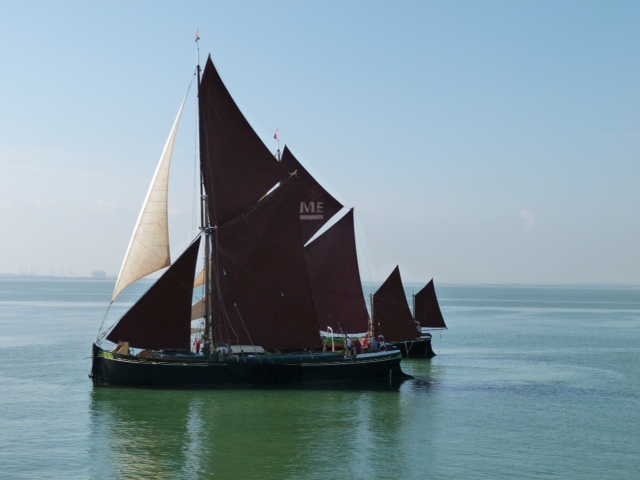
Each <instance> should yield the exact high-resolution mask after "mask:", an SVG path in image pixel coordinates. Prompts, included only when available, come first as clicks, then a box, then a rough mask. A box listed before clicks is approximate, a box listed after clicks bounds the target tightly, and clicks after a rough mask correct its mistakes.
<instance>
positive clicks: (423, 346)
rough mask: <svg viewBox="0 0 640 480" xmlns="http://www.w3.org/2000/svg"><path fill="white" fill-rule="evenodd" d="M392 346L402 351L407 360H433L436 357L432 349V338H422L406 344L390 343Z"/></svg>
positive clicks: (408, 341)
mask: <svg viewBox="0 0 640 480" xmlns="http://www.w3.org/2000/svg"><path fill="white" fill-rule="evenodd" d="M390 344H391V346H393V347H394V348H396V349H398V350H400V352H401V353H402V356H403V357H405V358H433V357H435V356H436V354H435V352H434V351H433V348H431V337H421V338H417V339H415V340H407V341H404V342H390Z"/></svg>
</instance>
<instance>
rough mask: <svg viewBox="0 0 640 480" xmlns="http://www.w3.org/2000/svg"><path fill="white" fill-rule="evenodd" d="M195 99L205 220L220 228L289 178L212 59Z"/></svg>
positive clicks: (209, 60)
mask: <svg viewBox="0 0 640 480" xmlns="http://www.w3.org/2000/svg"><path fill="white" fill-rule="evenodd" d="M199 98H200V100H199V101H200V157H201V169H202V175H203V179H204V184H205V189H206V193H207V195H208V197H207V204H208V208H209V217H210V219H211V222H212V223H213V224H214V225H221V224H223V223H225V222H227V221H228V220H230V219H232V218H234V217H235V216H237V215H239V214H240V213H242V212H244V211H245V210H246V209H247V208H249V207H250V206H251V205H254V204H255V203H256V202H257V201H258V200H259V199H260V198H262V196H263V195H265V194H266V193H267V192H268V191H269V190H270V189H271V188H272V187H273V186H275V185H276V184H277V183H278V182H280V181H282V180H284V179H286V178H287V176H288V175H287V173H286V171H285V169H284V168H283V167H282V165H280V163H279V162H278V161H277V160H276V158H275V157H274V156H273V155H272V154H271V152H269V150H268V149H267V147H266V145H265V144H264V143H263V142H262V140H261V139H260V138H259V137H258V135H257V134H256V133H255V131H254V130H253V128H252V127H251V125H249V123H248V122H247V120H246V119H245V117H244V115H243V114H242V112H241V111H240V110H239V109H238V106H237V105H236V103H235V102H234V100H233V98H231V95H230V94H229V92H228V90H227V88H226V87H225V85H224V83H222V80H221V78H220V76H219V75H218V72H217V71H216V68H215V67H214V65H213V62H212V61H211V57H209V58H208V59H207V63H206V65H205V67H204V73H203V74H202V81H201V82H200V90H199Z"/></svg>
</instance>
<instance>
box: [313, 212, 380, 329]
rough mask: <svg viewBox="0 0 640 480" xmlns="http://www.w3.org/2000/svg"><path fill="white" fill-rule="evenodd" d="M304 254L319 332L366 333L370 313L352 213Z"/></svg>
mask: <svg viewBox="0 0 640 480" xmlns="http://www.w3.org/2000/svg"><path fill="white" fill-rule="evenodd" d="M304 253H305V258H306V261H307V267H308V270H309V278H310V280H311V290H312V291H313V300H314V303H315V308H316V313H317V316H318V322H319V324H318V326H319V328H320V329H321V330H326V329H327V327H331V329H333V331H334V332H336V333H338V332H344V333H364V332H366V331H367V330H368V328H369V313H368V312H367V305H366V303H365V301H364V293H363V291H362V282H361V280H360V271H359V269H358V258H357V253H356V239H355V234H354V226H353V209H350V210H349V211H348V212H347V213H346V214H345V215H344V216H343V217H342V218H341V219H340V220H338V221H337V222H336V223H335V224H333V225H332V226H331V227H329V228H328V229H327V230H326V231H325V232H323V233H322V234H321V235H319V236H318V237H317V238H316V239H314V240H313V241H311V242H310V243H309V244H307V245H306V246H305V247H304Z"/></svg>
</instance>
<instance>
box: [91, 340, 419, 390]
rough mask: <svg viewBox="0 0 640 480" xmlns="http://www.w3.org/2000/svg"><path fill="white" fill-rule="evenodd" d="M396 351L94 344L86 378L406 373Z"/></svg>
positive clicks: (338, 378) (120, 383) (150, 382)
mask: <svg viewBox="0 0 640 480" xmlns="http://www.w3.org/2000/svg"><path fill="white" fill-rule="evenodd" d="M400 359H401V355H400V352H398V351H394V352H385V353H378V354H363V355H359V356H358V357H356V358H352V357H348V358H344V357H343V356H342V355H341V354H330V353H322V354H315V355H312V354H302V355H274V356H264V357H260V356H253V357H239V358H229V359H224V360H215V361H214V360H205V359H204V358H203V357H197V356H193V357H192V358H188V359H154V358H150V359H144V358H139V357H136V356H132V355H118V354H115V353H111V352H107V351H105V350H102V349H101V348H100V347H98V346H96V345H94V347H93V365H92V369H91V378H92V380H93V384H94V386H96V387H161V388H240V387H261V386H295V385H302V386H304V385H309V386H311V385H322V384H332V383H344V382H352V381H360V380H375V379H389V378H393V379H401V378H411V377H410V376H408V375H406V374H405V373H404V372H402V369H401V368H400Z"/></svg>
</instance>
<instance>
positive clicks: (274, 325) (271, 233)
mask: <svg viewBox="0 0 640 480" xmlns="http://www.w3.org/2000/svg"><path fill="white" fill-rule="evenodd" d="M296 181H297V179H296V178H295V177H292V178H290V179H289V180H287V181H286V182H283V184H281V185H280V186H279V187H278V188H277V189H276V190H275V191H274V192H272V193H271V194H270V195H269V196H268V197H266V198H264V199H263V200H261V201H260V202H259V203H258V205H256V207H255V208H253V209H251V210H250V211H248V212H246V213H245V214H243V215H241V216H239V217H237V218H235V219H234V220H233V221H230V222H227V223H226V224H224V225H222V226H220V227H219V228H218V229H217V230H216V234H215V235H216V238H215V244H216V247H217V248H216V251H217V255H216V262H215V265H214V268H215V275H214V276H215V278H214V282H216V283H217V284H218V290H217V291H216V296H217V299H215V300H214V305H218V306H219V307H222V308H223V311H220V312H218V313H217V315H216V316H217V318H216V319H215V322H216V324H217V326H216V327H214V328H216V329H218V331H219V332H220V334H219V335H221V336H222V337H223V338H222V339H223V340H224V341H226V342H229V343H231V344H242V345H260V346H262V347H264V348H266V349H269V350H271V349H277V350H295V349H304V348H320V347H321V340H320V335H319V332H318V322H317V320H316V314H315V309H314V306H313V299H312V296H311V288H310V285H309V278H308V274H307V268H306V263H305V259H304V250H303V244H302V241H301V237H300V218H299V215H298V211H297V208H296V205H297V198H299V196H298V195H299V194H298V193H297V192H296V191H295V190H294V191H292V189H295V188H296V184H295V182H296Z"/></svg>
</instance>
